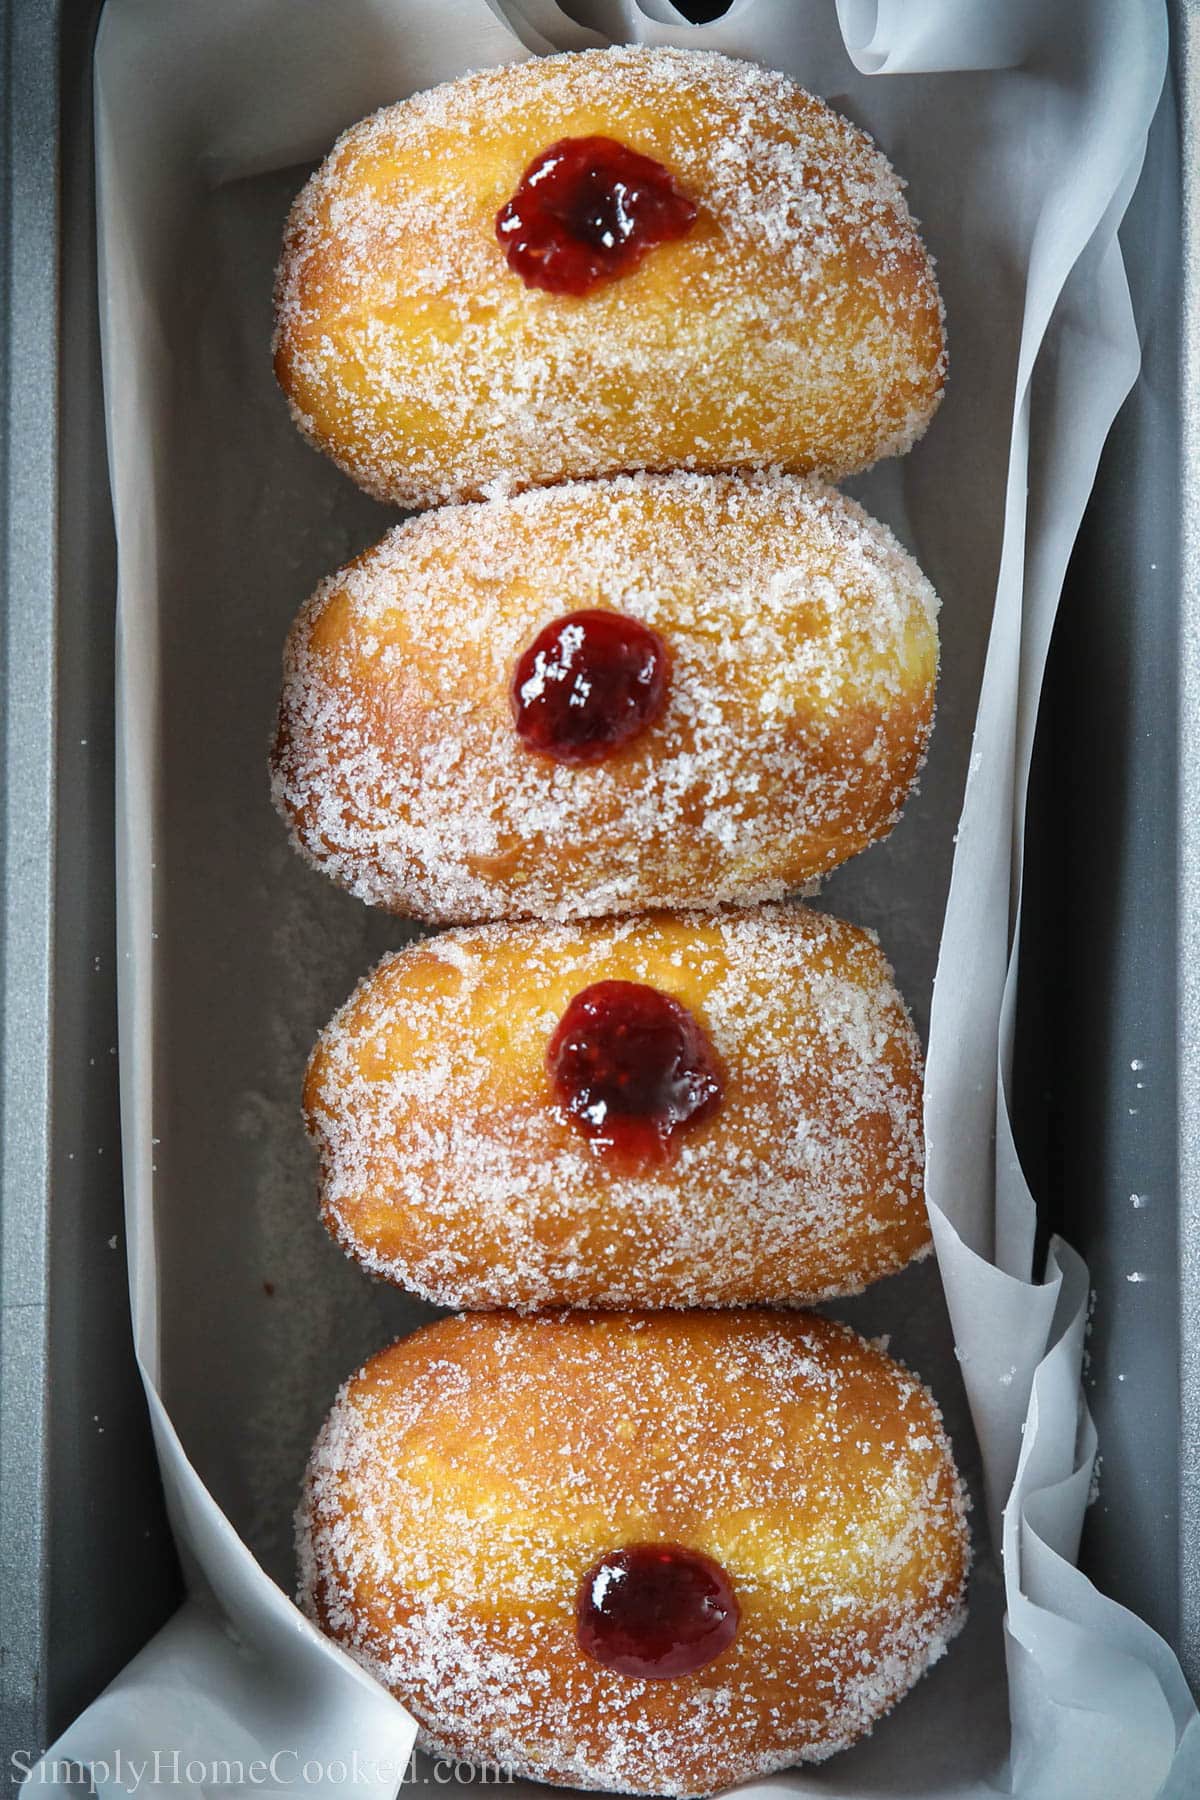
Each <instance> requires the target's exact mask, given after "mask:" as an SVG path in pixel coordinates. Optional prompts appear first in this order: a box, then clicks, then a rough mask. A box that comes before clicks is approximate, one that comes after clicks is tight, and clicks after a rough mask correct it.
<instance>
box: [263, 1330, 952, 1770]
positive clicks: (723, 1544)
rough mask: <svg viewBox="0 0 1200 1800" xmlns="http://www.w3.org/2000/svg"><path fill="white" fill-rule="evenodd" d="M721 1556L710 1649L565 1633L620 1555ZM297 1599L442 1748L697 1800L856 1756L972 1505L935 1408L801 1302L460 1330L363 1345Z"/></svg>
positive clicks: (302, 1545) (939, 1616) (915, 1640)
mask: <svg viewBox="0 0 1200 1800" xmlns="http://www.w3.org/2000/svg"><path fill="white" fill-rule="evenodd" d="M655 1542H658V1543H663V1544H672V1545H678V1546H681V1547H683V1548H684V1549H690V1550H695V1551H699V1552H701V1553H702V1554H703V1555H704V1556H706V1557H709V1558H711V1559H712V1560H713V1561H714V1562H716V1563H718V1564H719V1565H720V1567H721V1569H723V1570H724V1571H725V1573H726V1575H727V1576H728V1578H729V1581H730V1583H731V1584H732V1587H733V1591H734V1594H735V1595H736V1598H737V1602H738V1606H739V1608H740V1615H741V1616H740V1624H739V1627H738V1631H737V1635H736V1637H735V1638H734V1641H733V1643H732V1644H731V1645H730V1646H729V1648H728V1649H726V1650H724V1651H723V1652H722V1653H721V1654H720V1655H719V1656H717V1658H716V1660H715V1661H713V1662H710V1663H709V1664H708V1665H707V1666H706V1667H704V1668H701V1669H699V1670H697V1671H696V1672H695V1673H693V1674H689V1675H682V1676H679V1677H677V1678H675V1679H668V1680H655V1681H651V1680H645V1679H641V1678H635V1677H631V1676H627V1675H621V1674H618V1673H616V1672H615V1671H614V1670H612V1669H609V1668H606V1667H603V1666H601V1664H599V1663H597V1662H594V1661H592V1660H591V1659H590V1658H589V1657H587V1656H586V1655H585V1654H584V1652H583V1651H582V1650H581V1648H580V1647H579V1644H578V1643H577V1641H576V1636H575V1615H574V1607H575V1599H576V1592H577V1588H578V1585H579V1582H580V1579H581V1577H582V1576H583V1574H584V1573H585V1571H587V1570H588V1569H589V1568H591V1566H592V1565H593V1564H594V1563H595V1562H596V1561H597V1560H598V1559H599V1558H600V1557H601V1556H604V1555H606V1554H607V1553H609V1552H611V1551H613V1550H616V1549H620V1548H622V1547H624V1546H627V1545H638V1544H645V1543H655ZM298 1543H299V1555H300V1569H301V1594H300V1599H301V1604H302V1605H303V1606H304V1608H305V1609H306V1611H307V1612H308V1613H309V1614H310V1615H311V1616H312V1617H313V1618H314V1619H316V1621H317V1622H318V1623H319V1624H320V1626H321V1627H322V1629H323V1630H325V1631H326V1632H328V1633H329V1635H330V1636H331V1637H334V1638H336V1639H337V1640H338V1641H339V1642H340V1643H341V1644H343V1645H344V1646H345V1647H346V1649H347V1650H349V1651H350V1653H351V1654H352V1655H353V1656H355V1657H356V1658H357V1659H358V1660H359V1661H360V1662H361V1663H362V1664H363V1665H364V1666H365V1667H366V1668H367V1669H369V1670H370V1671H371V1672H372V1674H374V1675H375V1676H376V1677H377V1678H378V1679H379V1680H380V1681H382V1682H383V1683H384V1684H385V1685H386V1686H388V1687H389V1688H391V1690H392V1691H393V1692H394V1693H395V1694H396V1695H398V1696H399V1698H400V1699H401V1700H403V1701H404V1703H405V1704H406V1705H407V1706H408V1707H409V1708H410V1709H411V1711H412V1712H413V1713H414V1715H415V1716H416V1718H417V1720H418V1723H419V1726H420V1730H421V1735H422V1738H423V1740H424V1741H425V1743H426V1744H427V1745H428V1746H430V1747H431V1748H433V1749H435V1750H437V1751H438V1752H439V1753H442V1754H447V1755H451V1756H455V1757H468V1758H472V1759H475V1760H478V1761H485V1760H486V1761H493V1760H494V1761H496V1762H499V1763H501V1764H506V1765H510V1766H512V1767H514V1769H515V1770H516V1771H517V1772H520V1773H523V1774H526V1775H530V1776H534V1777H537V1778H538V1779H540V1780H545V1781H555V1782H561V1783H566V1784H568V1785H571V1786H578V1787H591V1788H606V1789H612V1790H619V1791H623V1792H629V1793H639V1794H678V1795H698V1794H710V1793H712V1792H714V1791H716V1790H717V1789H720V1788H723V1787H726V1786H727V1785H729V1784H730V1783H732V1782H735V1781H740V1780H746V1779H749V1778H751V1777H753V1776H756V1775H764V1774H767V1773H770V1772H771V1771H773V1770H777V1769H781V1768H786V1767H787V1766H789V1765H790V1764H793V1763H796V1762H799V1761H805V1760H808V1761H819V1760H821V1759H823V1758H825V1757H828V1756H831V1755H832V1754H833V1753H834V1752H835V1751H837V1750H841V1749H843V1748H845V1747H846V1746H848V1745H849V1744H851V1743H853V1742H854V1740H855V1739H856V1738H858V1737H860V1736H862V1734H863V1733H864V1732H867V1731H869V1730H870V1728H871V1726H872V1724H873V1723H874V1722H875V1720H877V1719H878V1718H880V1717H881V1716H882V1715H883V1714H884V1713H885V1712H887V1711H888V1709H889V1708H890V1707H891V1706H892V1705H893V1704H894V1703H895V1701H896V1700H898V1699H899V1698H900V1696H901V1695H902V1694H904V1693H905V1692H906V1691H907V1689H908V1688H909V1687H911V1686H912V1684H913V1683H914V1682H915V1681H916V1680H917V1679H918V1677H919V1676H920V1675H921V1674H922V1673H923V1672H924V1671H925V1670H926V1669H927V1668H928V1667H929V1665H930V1664H931V1663H933V1662H934V1661H936V1660H937V1658H938V1657H940V1656H941V1655H942V1652H943V1651H944V1649H945V1647H946V1644H947V1642H948V1641H949V1639H951V1638H952V1637H953V1636H954V1635H955V1633H956V1632H957V1631H958V1630H959V1628H960V1627H961V1625H962V1622H963V1617H964V1588H965V1578H966V1570H967V1564H968V1560H969V1546H968V1537H967V1530H966V1520H965V1505H964V1498H963V1492H962V1488H961V1486H960V1483H959V1480H958V1476H957V1474H956V1472H955V1468H954V1463H953V1459H952V1455H951V1451H950V1446H949V1444H948V1442H947V1439H946V1436H945V1433H944V1431H943V1428H942V1423H941V1416H940V1414H939V1412H938V1409H937V1407H936V1405H935V1404H934V1402H933V1400H932V1398H931V1397H930V1395H929V1394H928V1392H927V1391H926V1390H925V1389H924V1388H923V1387H922V1386H921V1385H920V1383H919V1382H917V1381H916V1380H915V1379H914V1378H913V1377H912V1376H910V1375H909V1374H908V1372H907V1371H906V1370H905V1369H903V1368H902V1367H901V1366H900V1365H899V1364H897V1363H895V1362H893V1361H892V1360H891V1358H890V1357H888V1356H886V1355H885V1354H884V1353H883V1352H882V1351H881V1350H879V1349H878V1348H876V1347H874V1346H872V1345H870V1344H867V1343H866V1342H864V1340H863V1339H861V1338H860V1337H858V1336H857V1335H856V1334H855V1333H854V1332H852V1331H851V1330H849V1329H848V1328H847V1327H846V1326H843V1325H836V1324H832V1323H830V1322H828V1321H826V1320H823V1319H818V1318H814V1317H812V1316H810V1315H806V1314H802V1313H800V1314H796V1313H791V1314H789V1313H783V1314H773V1313H770V1312H757V1311H756V1312H748V1313H723V1314H721V1313H690V1314H666V1313H660V1314H652V1313H641V1314H596V1315H590V1314H578V1313H575V1314H571V1313H566V1314H558V1315H549V1316H546V1317H542V1318H536V1319H519V1318H516V1317H515V1316H513V1315H511V1314H503V1313H500V1314H496V1313H493V1314H482V1315H475V1316H473V1317H470V1318H466V1319H448V1320H445V1321H443V1322H442V1323H440V1324H437V1325H434V1326H431V1327H427V1328H426V1329H424V1330H422V1331H419V1332H417V1333H416V1334H415V1335H414V1336H412V1337H409V1338H406V1339H404V1340H403V1341H402V1342H401V1343H399V1344H396V1345H395V1346H394V1347H393V1348H392V1349H390V1350H387V1351H384V1352H383V1354H382V1355H380V1356H377V1357H375V1358H374V1359H373V1360H372V1361H371V1362H369V1363H368V1364H367V1366H366V1367H365V1368H364V1369H363V1370H361V1371H360V1372H359V1374H358V1375H356V1376H355V1377H354V1379H353V1380H352V1381H350V1382H349V1383H348V1384H347V1386H346V1387H345V1388H343V1390H342V1392H341V1394H340V1395H339V1397H338V1400H337V1403H336V1405H335V1406H334V1409H333V1412H332V1414H331V1415H330V1418H329V1420H328V1422H327V1424H326V1426H325V1428H324V1430H323V1431H322V1433H321V1436H320V1438H319V1439H318V1441H317V1444H316V1447H315V1449H314V1451H313V1456H312V1461H311V1463H310V1466H309V1474H308V1480H307V1484H306V1489H305V1494H304V1499H303V1503H302V1506H301V1510H300V1515H299V1519H298Z"/></svg>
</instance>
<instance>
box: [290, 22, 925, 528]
mask: <svg viewBox="0 0 1200 1800" xmlns="http://www.w3.org/2000/svg"><path fill="white" fill-rule="evenodd" d="M597 140H600V142H601V144H602V145H604V144H607V145H608V146H610V149H609V155H610V157H611V156H613V155H619V154H620V153H622V152H623V153H624V154H625V155H626V156H628V154H629V153H630V152H632V153H633V156H634V163H635V167H636V169H639V170H640V169H650V170H653V169H654V168H655V167H657V169H658V173H659V179H660V183H661V185H662V186H663V188H664V189H665V191H666V192H667V194H668V197H675V196H678V197H679V199H680V201H681V203H682V205H683V206H684V208H685V212H684V215H683V221H684V222H681V223H680V224H678V225H672V226H671V230H673V231H675V232H677V233H679V234H678V235H674V236H672V237H670V239H669V241H663V242H656V243H654V244H653V245H652V247H650V248H649V249H647V250H646V251H645V253H644V254H641V255H640V257H639V256H636V255H635V257H634V258H633V262H632V266H624V265H625V264H626V263H628V262H629V260H630V259H629V258H628V257H626V258H624V260H623V265H622V268H621V269H620V270H618V271H617V272H615V273H613V274H612V275H611V278H609V277H604V278H601V279H599V281H598V284H597V285H593V286H591V287H590V288H589V289H588V291H586V292H582V293H580V292H568V293H563V292H547V291H545V289H544V288H543V287H539V286H529V285H527V284H526V279H525V277H524V275H522V274H521V273H519V272H518V271H516V270H515V269H514V268H513V267H510V262H509V254H510V252H509V250H508V249H507V248H506V238H505V229H506V228H505V226H504V225H503V224H502V223H501V222H500V219H499V217H498V215H501V214H502V213H503V209H505V208H506V206H507V205H508V203H510V202H512V201H513V200H514V196H516V195H518V193H519V192H525V193H528V192H532V189H531V188H529V186H528V184H525V186H524V187H523V185H522V184H523V178H524V177H526V175H527V174H528V175H529V176H530V179H531V180H534V181H535V184H536V180H537V179H541V178H542V177H543V176H544V174H545V163H544V158H545V153H546V152H548V151H551V150H553V151H555V152H556V158H552V159H551V160H552V161H556V178H557V179H560V180H566V179H567V177H566V176H565V175H564V174H563V169H562V167H561V166H558V165H561V163H562V155H561V152H562V147H563V145H564V142H565V143H566V145H567V146H568V148H569V147H570V146H571V145H578V144H579V143H580V142H583V143H585V144H589V143H595V142H596V141H597ZM603 154H604V152H603V149H602V150H601V158H602V160H603ZM646 159H649V161H648V162H647V160H646ZM534 165H538V166H537V167H534ZM572 179H575V183H576V185H575V187H574V188H572V189H570V191H565V190H564V196H563V199H562V203H560V204H559V205H557V207H556V208H555V210H554V217H555V219H556V220H557V221H558V222H559V227H560V230H561V233H562V234H565V235H564V237H563V241H564V243H566V244H567V245H568V246H569V245H572V244H574V245H576V246H578V245H580V244H583V245H584V249H585V250H587V248H588V247H589V245H590V246H591V247H593V248H595V247H597V246H599V247H600V254H601V257H603V255H604V251H603V248H602V246H603V243H604V242H608V243H609V244H611V243H612V242H613V239H614V234H615V235H616V236H617V237H618V238H619V237H620V233H621V232H622V231H632V232H633V233H634V238H633V242H632V248H633V250H634V251H635V252H636V251H639V250H640V244H639V241H638V237H637V233H638V232H639V231H642V230H644V229H645V226H644V223H643V222H639V221H641V220H643V219H644V216H645V215H644V214H639V213H638V202H639V199H641V198H644V189H645V180H644V177H643V178H642V179H641V182H640V185H641V187H642V189H643V193H642V194H638V193H634V194H633V201H632V205H630V204H629V196H630V191H631V189H633V188H636V187H638V186H639V179H638V177H637V176H636V174H635V176H632V177H631V176H629V175H628V174H625V175H624V176H623V175H622V172H621V170H620V168H619V166H617V167H615V168H614V169H613V171H612V172H611V173H610V172H607V166H606V165H605V166H602V167H601V169H600V170H599V172H597V169H596V167H594V166H589V167H587V168H585V169H584V170H583V171H582V173H581V174H580V175H579V176H578V178H572ZM580 183H582V186H581V185H580ZM651 187H653V177H651ZM597 196H598V198H597ZM650 205H651V208H652V209H653V206H654V195H653V193H651V197H650ZM655 216H657V215H655ZM687 220H690V221H691V222H690V224H689V223H686V221H687ZM509 223H511V220H510V221H509ZM579 232H584V233H585V237H586V238H587V239H588V243H585V241H584V239H581V238H579V237H578V236H577V234H578V233H579ZM573 234H575V235H573ZM621 243H622V245H624V243H625V240H623V239H622V240H621ZM538 255H539V256H541V252H540V251H539V252H538ZM544 260H545V259H544V257H542V261H543V262H544ZM538 278H539V279H540V278H542V277H538ZM276 321H277V323H276V334H275V369H276V373H277V375H278V378H279V381H280V383H281V384H282V386H283V388H284V390H285V392H286V393H287V395H288V396H289V399H290V401H291V404H292V409H293V412H294V414H295V417H296V419H297V421H298V423H299V424H300V426H301V428H302V429H303V430H304V432H305V433H306V434H307V435H308V436H309V437H310V438H311V439H312V440H313V441H314V442H315V443H316V444H318V445H320V446H321V447H322V448H323V449H325V450H327V451H328V452H329V453H330V455H331V456H333V458H334V459H335V460H336V461H337V462H338V463H339V464H340V465H341V467H342V468H343V469H345V470H346V471H347V473H349V474H350V475H352V476H353V477H354V479H355V480H356V481H358V482H360V483H361V484H362V486H364V487H365V488H367V489H368V490H369V491H370V492H372V493H374V494H376V495H377V496H378V497H379V498H381V499H385V500H392V501H395V502H397V503H398V504H400V505H402V506H408V507H423V506H431V505H436V504H439V503H441V502H443V501H446V500H456V499H478V498H479V497H480V496H481V495H483V494H485V493H487V492H489V491H494V490H496V489H497V488H500V489H502V490H504V491H507V490H508V489H510V488H512V487H513V486H525V485H529V484H539V483H548V482H556V481H563V480H567V479H572V478H576V477H580V476H590V475H601V474H608V473H612V472H614V471H617V470H627V469H638V468H650V469H667V468H698V469H719V468H731V467H757V468H761V467H766V466H774V465H778V466H780V467H784V468H789V469H796V470H801V471H816V472H818V473H822V474H825V475H827V476H829V477H831V478H833V479H839V478H840V477H842V476H844V475H847V474H849V473H851V472H852V471H854V470H856V469H861V468H864V467H866V466H867V465H868V464H869V463H872V462H874V461H875V460H876V459H877V458H879V457H881V456H889V455H893V454H896V453H899V452H902V451H904V450H907V449H908V448H909V447H910V446H911V444H912V443H913V442H914V440H915V439H916V438H917V437H919V436H920V434H921V433H922V432H923V431H924V429H925V426H926V425H927V423H928V421H929V418H930V416H931V414H932V413H933V411H934V408H935V407H936V405H937V402H938V399H939V397H940V394H941V389H942V383H943V378H944V372H945V349H944V339H943V329H942V309H941V302H940V299H939V296H938V291H937V285H936V282H935V280H934V275H933V269H932V265H931V262H930V259H929V257H928V255H927V254H926V251H925V249H924V247H923V245H922V243H921V240H920V238H919V237H918V235H917V232H916V229H915V227H914V224H913V221H912V218H911V217H910V215H909V212H908V208H907V206H906V205H905V201H904V196H903V191H902V184H901V182H900V181H899V180H898V179H897V177H896V175H895V174H894V173H893V171H892V169H891V167H890V165H889V163H888V162H887V160H886V158H885V157H884V156H883V155H882V153H881V152H880V151H879V150H878V149H877V148H876V147H875V145H874V144H873V143H872V142H871V140H870V138H868V137H867V136H866V134H865V133H864V132H862V131H860V130H859V129H858V128H857V127H855V126H853V125H851V124H850V123H849V122H848V121H847V120H846V119H844V118H842V117H841V116H840V115H839V114H837V113H835V112H833V111H831V109H830V108H829V107H828V106H826V105H825V104H824V103H823V102H822V101H820V100H817V99H814V98H813V97H812V95H810V94H806V93H805V92H804V91H803V89H801V88H799V87H797V86H796V84H795V83H794V82H793V81H791V80H789V79H788V78H787V77H786V76H784V75H780V74H776V73H773V72H771V71H769V70H766V69H762V68H758V67H756V66H755V65H754V64H751V63H745V62H737V61H734V60H732V59H731V58H729V57H726V56H720V55H716V54H713V53H711V52H708V51H698V50H675V49H648V48H637V47H627V48H615V49H605V50H589V51H584V52H583V53H581V54H575V55H564V56H551V57H545V58H535V59H533V60H531V61H529V62H526V63H524V64H521V65H520V66H516V67H509V68H500V69H488V70H484V71H483V72H481V73H479V74H474V75H468V76H465V77H463V78H462V79H461V80H459V81H454V82H451V83H449V84H448V85H446V86H444V87H438V88H434V89H433V90H431V91H430V92H427V93H422V94H417V95H416V96H414V97H413V98H412V99H410V100H406V101H404V102H403V103H402V104H400V105H397V106H391V107H387V108H385V109H384V110H383V111H382V112H379V113H376V114H375V115H374V116H373V117H372V118H369V119H366V120H364V121H363V122H362V123H361V124H359V125H355V126H354V127H353V128H352V129H351V130H349V131H348V132H346V134H345V135H344V136H343V137H342V138H341V139H340V140H339V142H338V144H337V145H336V147H335V148H334V150H333V152H332V154H331V155H330V156H329V158H328V160H327V161H326V162H325V163H324V164H323V165H322V166H321V168H320V169H319V170H318V171H317V173H316V175H315V176H314V177H313V178H312V180H311V181H310V182H309V184H308V186H307V187H306V188H305V189H304V191H303V192H302V193H301V195H300V197H299V199H298V200H297V202H296V204H295V207H294V209H293V211H292V215H291V218H290V221H289V223H288V227H287V232H286V237H285V241H284V251H283V259H282V263H281V265H280V269H279V274H278V279H277V285H276Z"/></svg>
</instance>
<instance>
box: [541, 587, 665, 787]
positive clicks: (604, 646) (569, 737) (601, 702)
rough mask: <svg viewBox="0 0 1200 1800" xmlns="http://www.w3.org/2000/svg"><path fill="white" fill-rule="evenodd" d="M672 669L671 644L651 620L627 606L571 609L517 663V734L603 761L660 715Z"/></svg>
mask: <svg viewBox="0 0 1200 1800" xmlns="http://www.w3.org/2000/svg"><path fill="white" fill-rule="evenodd" d="M670 677H671V659H670V657H669V656H668V654H667V646H666V645H665V644H664V643H663V641H662V639H661V638H660V637H659V635H658V633H657V632H656V631H651V630H650V628H649V626H648V625H641V624H639V623H638V621H637V620H636V619H627V618H626V617H625V615H624V614H623V613H615V612H599V611H597V612H574V613H568V614H567V615H566V617H565V618H562V619H556V620H555V621H554V623H553V624H552V625H547V626H546V628H545V630H544V631H540V632H539V633H538V635H537V637H535V638H534V640H533V642H532V644H530V646H529V648H528V649H527V650H526V651H525V652H524V653H523V654H522V656H521V657H520V659H519V661H518V663H517V666H516V670H515V672H514V674H513V680H512V690H511V700H512V712H513V721H514V723H515V725H516V728H517V736H518V737H519V738H520V740H521V742H522V743H523V744H524V745H525V747H526V748H527V749H529V750H538V751H540V752H541V754H542V755H543V756H551V757H553V758H554V760H555V762H561V763H574V764H583V763H597V762H603V761H604V759H605V757H608V756H612V755H614V754H615V753H616V751H618V750H620V749H621V748H622V747H623V746H624V745H625V744H627V743H628V742H629V741H630V739H631V738H635V737H637V736H638V734H639V733H640V732H643V731H645V729H646V727H647V726H648V725H652V724H653V723H654V721H655V719H657V718H658V716H659V714H660V713H661V712H662V709H663V707H664V705H665V704H666V698H667V686H668V683H669V681H670Z"/></svg>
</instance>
